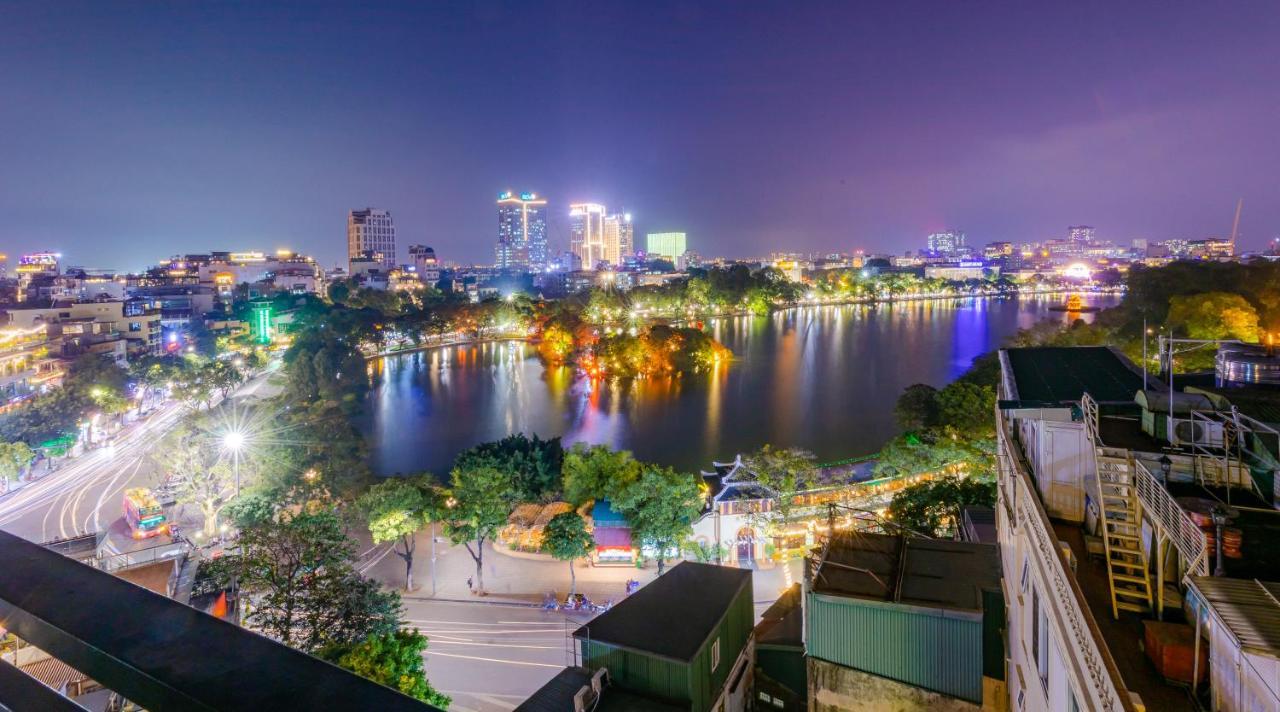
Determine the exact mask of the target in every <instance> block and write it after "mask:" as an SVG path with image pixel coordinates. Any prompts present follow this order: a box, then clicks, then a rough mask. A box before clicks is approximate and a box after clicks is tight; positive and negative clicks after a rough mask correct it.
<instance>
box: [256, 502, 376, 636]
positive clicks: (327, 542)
mask: <svg viewBox="0 0 1280 712" xmlns="http://www.w3.org/2000/svg"><path fill="white" fill-rule="evenodd" d="M354 558H355V550H354V545H353V544H352V543H351V540H350V539H349V538H347V535H346V532H345V531H343V528H342V522H341V520H340V519H339V517H338V514H337V513H336V512H334V511H332V509H330V508H329V505H327V504H326V505H321V506H302V507H296V508H288V509H279V510H278V511H276V512H275V514H274V515H273V516H270V517H267V518H259V519H258V520H257V521H256V522H250V525H249V526H247V527H245V528H243V529H241V531H240V554H239V555H238V558H237V560H236V561H235V565H233V566H232V567H231V568H232V570H233V571H235V572H236V574H237V575H238V577H239V582H240V585H241V586H242V587H243V588H244V589H246V590H249V591H252V592H254V593H256V596H255V599H254V600H255V604H256V605H255V607H254V608H253V610H252V612H251V613H250V614H249V615H248V617H247V618H246V622H247V623H248V624H249V625H251V626H253V627H255V628H257V629H259V630H261V631H262V632H263V633H265V634H267V635H269V636H271V637H273V638H275V639H277V640H279V641H280V642H282V643H284V644H285V645H289V646H291V647H294V648H298V649H299V650H302V651H304V652H308V653H315V652H318V651H320V650H323V649H325V648H333V647H340V646H346V645H353V644H355V643H357V642H359V641H362V640H365V639H367V638H368V637H369V636H372V635H381V634H390V633H394V632H395V631H396V630H397V629H398V628H399V623H400V612H401V607H400V597H399V596H398V595H396V594H395V593H394V592H385V591H382V590H381V588H380V587H379V586H378V584H377V583H376V582H374V581H372V580H370V579H367V578H364V577H363V576H361V575H360V574H359V573H358V572H357V571H356V570H355V566H354Z"/></svg>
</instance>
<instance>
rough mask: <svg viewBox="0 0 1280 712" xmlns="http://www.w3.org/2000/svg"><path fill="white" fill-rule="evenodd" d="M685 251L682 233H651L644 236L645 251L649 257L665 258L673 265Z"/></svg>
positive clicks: (685, 246)
mask: <svg viewBox="0 0 1280 712" xmlns="http://www.w3.org/2000/svg"><path fill="white" fill-rule="evenodd" d="M687 249H689V248H688V245H686V243H685V234H684V233H683V232H651V233H649V234H648V235H645V251H646V252H648V253H649V256H650V257H665V258H666V259H668V260H671V262H672V263H675V261H676V260H677V259H679V258H680V257H682V256H683V255H684V253H685V250H687Z"/></svg>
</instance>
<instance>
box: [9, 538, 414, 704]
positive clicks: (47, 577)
mask: <svg viewBox="0 0 1280 712" xmlns="http://www.w3.org/2000/svg"><path fill="white" fill-rule="evenodd" d="M0 571H3V572H4V575H3V576H0V625H2V626H3V627H4V628H6V629H8V630H9V631H10V632H12V633H14V634H15V635H17V636H18V637H20V638H22V639H24V640H27V641H28V642H30V643H32V644H33V645H35V646H37V647H39V648H41V649H44V650H48V651H49V652H51V653H53V654H54V655H56V656H57V657H58V658H59V659H60V660H62V661H63V662H65V663H67V664H68V665H70V666H71V667H74V668H76V669H77V670H79V671H81V672H83V673H85V674H86V675H88V676H89V677H91V678H93V679H94V680H96V681H98V682H99V683H101V684H102V685H103V686H104V687H107V688H109V689H112V690H115V691H117V692H119V693H120V694H122V695H124V696H125V697H127V698H129V699H130V700H132V701H134V702H137V703H138V704H140V705H142V706H144V707H147V708H149V709H186V710H207V709H285V708H287V709H375V708H376V709H378V710H382V711H383V712H391V711H392V710H406V711H407V710H428V709H434V708H432V707H429V706H427V705H425V704H423V703H421V702H418V701H417V700H414V699H412V698H409V697H406V696H405V695H402V694H400V693H399V692H397V691H395V690H392V689H390V688H387V687H383V686H381V685H378V684H376V683H373V682H371V681H369V680H366V679H364V678H361V677H359V676H357V675H354V674H352V673H349V672H347V671H345V670H342V669H340V668H337V667H334V666H333V665H330V664H328V663H326V662H324V661H322V660H318V659H316V658H313V657H311V656H309V655H307V654H305V653H302V652H299V651H296V650H293V649H291V648H288V647H286V646H284V645H282V644H280V643H277V642H276V641H274V640H271V639H269V638H266V637H263V636H261V635H258V634H256V633H254V632H252V631H248V630H245V629H243V628H240V627H238V626H236V625H233V624H231V623H227V622H225V621H222V620H219V619H217V618H214V617H213V616H209V615H206V614H204V613H201V612H200V611H197V610H195V609H194V608H189V607H187V606H185V605H183V604H181V603H178V602H176V601H173V600H170V599H168V598H165V597H164V596H160V595H157V594H155V593H152V592H151V591H148V590H146V589H144V588H140V587H138V586H135V585H134V584H132V583H129V582H128V581H124V580H122V579H118V578H116V577H115V576H112V575H111V574H109V573H106V572H104V571H99V570H98V569H95V568H92V567H90V566H86V565H84V564H81V563H79V562H77V561H73V560H71V559H68V558H66V557H64V556H62V555H60V554H57V553H55V552H52V551H49V550H47V549H45V548H44V547H41V546H40V545H38V544H33V543H31V542H28V541H26V540H24V539H21V538H19V537H16V536H13V535H12V534H8V533H5V532H0ZM5 692H6V690H5V688H4V686H3V685H0V697H3V695H4V693H5ZM2 704H3V703H2V702H0V706H2Z"/></svg>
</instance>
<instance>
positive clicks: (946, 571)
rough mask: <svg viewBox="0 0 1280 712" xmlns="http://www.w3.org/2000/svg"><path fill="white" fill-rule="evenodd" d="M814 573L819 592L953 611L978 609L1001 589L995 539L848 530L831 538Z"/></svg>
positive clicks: (815, 589)
mask: <svg viewBox="0 0 1280 712" xmlns="http://www.w3.org/2000/svg"><path fill="white" fill-rule="evenodd" d="M818 566H819V568H818V570H817V572H816V573H815V574H814V584H813V590H814V591H815V592H817V593H824V594H832V595H837V596H852V597H855V598H865V599H870V600H876V601H889V602H893V603H905V604H910V605H916V606H924V607H929V608H945V609H949V610H956V611H981V610H982V592H983V591H984V590H1000V552H999V549H998V548H997V547H996V546H995V545H994V544H975V543H970V542H960V541H947V540H943V539H921V538H907V537H902V536H890V535H886V534H862V533H856V532H847V533H844V534H841V535H839V536H837V537H836V538H835V539H834V540H832V543H831V545H830V546H829V547H828V549H827V551H826V553H825V556H824V557H823V558H822V560H821V562H820V564H819V565H818Z"/></svg>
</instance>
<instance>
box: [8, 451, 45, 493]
mask: <svg viewBox="0 0 1280 712" xmlns="http://www.w3.org/2000/svg"><path fill="white" fill-rule="evenodd" d="M34 459H36V454H35V452H34V451H33V450H32V449H31V448H30V447H29V446H28V445H27V444H26V443H24V442H21V441H19V442H12V443H0V482H4V488H5V491H6V492H7V491H8V490H9V483H10V482H16V481H17V480H18V478H19V477H20V476H21V475H22V471H23V469H25V468H26V467H27V465H30V464H31V461H32V460H34Z"/></svg>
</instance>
